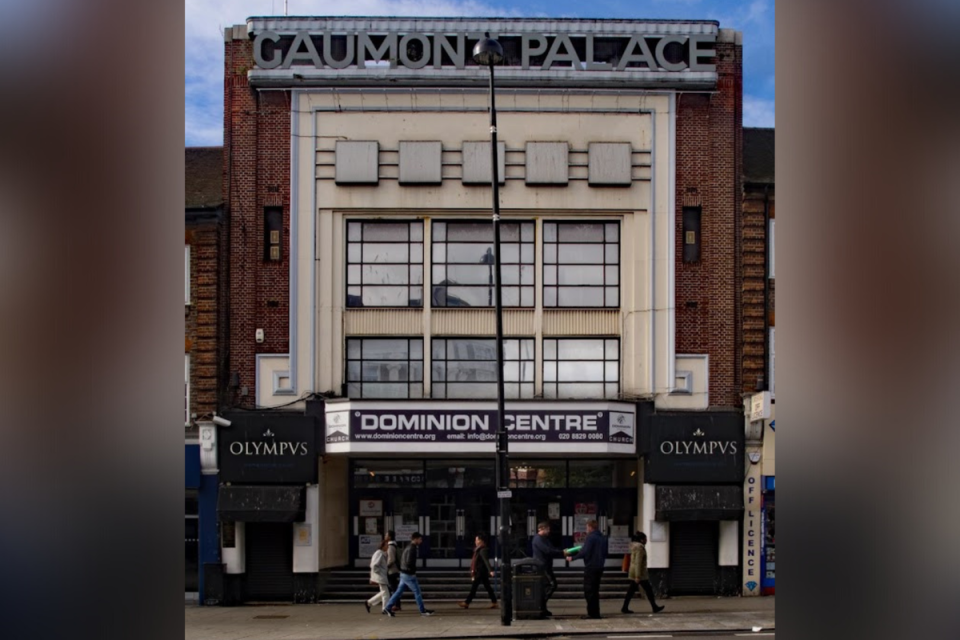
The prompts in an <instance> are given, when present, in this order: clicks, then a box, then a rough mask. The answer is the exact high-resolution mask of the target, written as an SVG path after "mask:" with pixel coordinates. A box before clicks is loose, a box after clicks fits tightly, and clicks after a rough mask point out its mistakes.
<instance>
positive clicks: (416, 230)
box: [410, 222, 423, 242]
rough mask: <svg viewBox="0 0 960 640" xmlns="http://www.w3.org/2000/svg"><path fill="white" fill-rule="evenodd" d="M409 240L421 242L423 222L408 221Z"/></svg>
mask: <svg viewBox="0 0 960 640" xmlns="http://www.w3.org/2000/svg"><path fill="white" fill-rule="evenodd" d="M410 240H411V241H413V242H423V223H422V222H411V223H410Z"/></svg>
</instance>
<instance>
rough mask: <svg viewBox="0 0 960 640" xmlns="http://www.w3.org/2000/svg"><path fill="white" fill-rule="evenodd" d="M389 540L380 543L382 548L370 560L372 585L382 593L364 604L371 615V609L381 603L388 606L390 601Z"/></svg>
mask: <svg viewBox="0 0 960 640" xmlns="http://www.w3.org/2000/svg"><path fill="white" fill-rule="evenodd" d="M388 542H389V540H388V539H387V538H384V539H383V540H381V541H380V548H379V549H377V550H376V551H375V552H374V554H373V557H372V558H370V584H375V585H377V586H379V587H380V593H378V594H377V595H375V596H373V597H372V598H370V599H369V600H367V601H366V602H364V603H363V606H365V607H366V608H367V613H370V607H372V606H373V605H375V604H377V603H378V602H379V603H383V604H386V602H387V600H389V599H390V582H389V581H388V580H387V544H388Z"/></svg>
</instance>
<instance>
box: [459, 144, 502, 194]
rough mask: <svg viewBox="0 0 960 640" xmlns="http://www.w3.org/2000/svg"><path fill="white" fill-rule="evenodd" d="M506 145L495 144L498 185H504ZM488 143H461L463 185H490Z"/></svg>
mask: <svg viewBox="0 0 960 640" xmlns="http://www.w3.org/2000/svg"><path fill="white" fill-rule="evenodd" d="M506 155H507V145H506V143H503V142H498V143H497V173H498V178H499V182H500V184H503V183H504V179H505V175H504V174H506V172H507V165H506V160H505V156H506ZM490 178H491V176H490V143H489V142H464V143H463V184H490Z"/></svg>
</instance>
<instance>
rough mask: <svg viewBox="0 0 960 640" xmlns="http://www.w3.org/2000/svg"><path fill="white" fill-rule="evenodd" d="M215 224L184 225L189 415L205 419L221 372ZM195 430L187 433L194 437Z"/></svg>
mask: <svg viewBox="0 0 960 640" xmlns="http://www.w3.org/2000/svg"><path fill="white" fill-rule="evenodd" d="M224 237H225V234H223V233H221V230H220V227H219V223H217V222H205V223H200V224H190V223H188V224H187V229H186V234H185V243H186V244H188V245H190V306H188V307H186V311H185V322H184V324H185V326H184V335H185V345H184V350H185V352H186V353H188V354H190V413H191V414H196V415H197V417H199V418H203V417H204V416H207V417H209V415H210V414H211V413H213V412H214V411H216V410H217V409H218V406H219V404H220V401H219V395H218V394H219V390H220V388H221V387H220V385H221V384H222V381H223V371H224V366H223V365H224V362H223V358H224V355H225V354H224V350H223V348H222V346H221V345H223V344H224V335H223V328H224V326H225V323H224V319H223V318H222V317H221V315H220V313H219V309H221V308H222V298H223V293H224V287H222V286H221V285H220V283H221V282H223V280H222V267H223V263H222V261H221V260H220V259H219V256H220V255H221V252H222V250H223V239H224ZM195 432H196V428H195V427H191V428H190V429H187V432H186V433H187V435H195Z"/></svg>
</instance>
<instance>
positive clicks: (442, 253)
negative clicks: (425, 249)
mask: <svg viewBox="0 0 960 640" xmlns="http://www.w3.org/2000/svg"><path fill="white" fill-rule="evenodd" d="M433 261H434V262H437V263H441V264H442V263H444V262H446V261H447V245H445V244H436V243H435V244H434V245H433Z"/></svg>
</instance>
